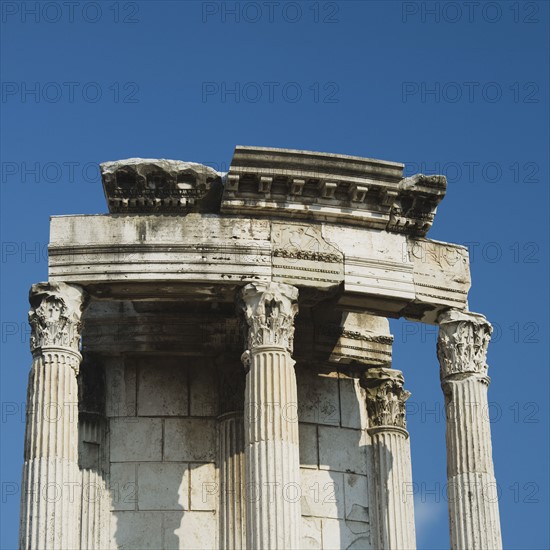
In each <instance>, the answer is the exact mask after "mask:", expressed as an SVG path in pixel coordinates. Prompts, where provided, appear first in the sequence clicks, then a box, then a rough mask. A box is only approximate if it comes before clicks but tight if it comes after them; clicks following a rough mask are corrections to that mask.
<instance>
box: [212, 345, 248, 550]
mask: <svg viewBox="0 0 550 550" xmlns="http://www.w3.org/2000/svg"><path fill="white" fill-rule="evenodd" d="M218 380H219V394H220V416H219V417H218V442H219V443H218V464H219V468H220V477H219V479H220V492H219V493H220V498H219V503H220V514H219V527H220V535H219V541H220V548H221V550H243V549H244V548H246V499H245V496H246V495H245V487H246V478H245V456H244V440H245V437H244V390H245V373H244V372H243V368H242V365H241V364H240V362H239V358H238V356H237V357H233V356H232V355H229V356H221V357H220V358H219V365H218Z"/></svg>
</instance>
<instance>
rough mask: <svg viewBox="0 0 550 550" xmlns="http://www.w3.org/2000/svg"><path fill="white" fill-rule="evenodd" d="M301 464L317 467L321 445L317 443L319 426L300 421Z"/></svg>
mask: <svg viewBox="0 0 550 550" xmlns="http://www.w3.org/2000/svg"><path fill="white" fill-rule="evenodd" d="M298 426H299V435H300V466H301V467H302V468H317V467H318V464H319V446H318V443H317V426H316V425H315V424H303V423H302V422H300V424H299V425H298Z"/></svg>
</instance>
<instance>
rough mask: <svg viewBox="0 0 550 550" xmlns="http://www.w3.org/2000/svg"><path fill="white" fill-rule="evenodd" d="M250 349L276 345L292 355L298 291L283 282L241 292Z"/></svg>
mask: <svg viewBox="0 0 550 550" xmlns="http://www.w3.org/2000/svg"><path fill="white" fill-rule="evenodd" d="M241 298H242V302H243V303H242V308H243V310H244V314H245V318H246V322H247V323H248V348H249V350H252V349H253V348H255V347H257V346H277V347H281V348H284V349H286V350H288V351H289V352H292V348H293V340H294V317H295V316H296V313H298V303H297V300H298V289H297V288H296V287H293V286H290V285H286V284H282V283H279V284H278V283H252V284H249V285H246V286H245V287H244V288H243V290H242V293H241Z"/></svg>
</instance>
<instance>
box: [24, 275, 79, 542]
mask: <svg viewBox="0 0 550 550" xmlns="http://www.w3.org/2000/svg"><path fill="white" fill-rule="evenodd" d="M29 301H30V304H31V310H30V312H29V323H30V325H31V329H32V332H31V339H30V345H31V351H32V354H33V363H32V369H31V373H30V376H29V386H28V396H27V422H26V432H25V463H24V466H23V483H22V497H21V526H20V548H21V549H24V550H50V549H51V550H54V549H55V550H74V549H75V548H78V547H79V546H80V541H79V535H80V528H79V522H80V499H81V487H80V484H81V477H80V472H79V469H78V386H77V380H76V376H77V374H78V370H79V365H80V361H81V355H80V352H79V343H80V332H81V323H80V318H81V313H82V310H83V307H84V302H85V294H84V292H83V290H82V289H81V288H79V287H76V286H72V285H68V284H65V283H39V284H36V285H33V286H32V288H31V291H30V296H29Z"/></svg>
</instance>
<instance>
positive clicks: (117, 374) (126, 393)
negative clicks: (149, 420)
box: [105, 357, 136, 416]
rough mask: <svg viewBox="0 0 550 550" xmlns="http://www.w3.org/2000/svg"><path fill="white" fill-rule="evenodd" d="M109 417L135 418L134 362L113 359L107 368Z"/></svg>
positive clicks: (106, 386)
mask: <svg viewBox="0 0 550 550" xmlns="http://www.w3.org/2000/svg"><path fill="white" fill-rule="evenodd" d="M105 378H106V384H105V388H106V392H105V393H106V413H107V416H135V414H136V366H135V363H134V362H133V360H131V359H126V360H125V359H123V358H122V357H112V358H110V359H109V360H108V361H107V364H106V368H105Z"/></svg>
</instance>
